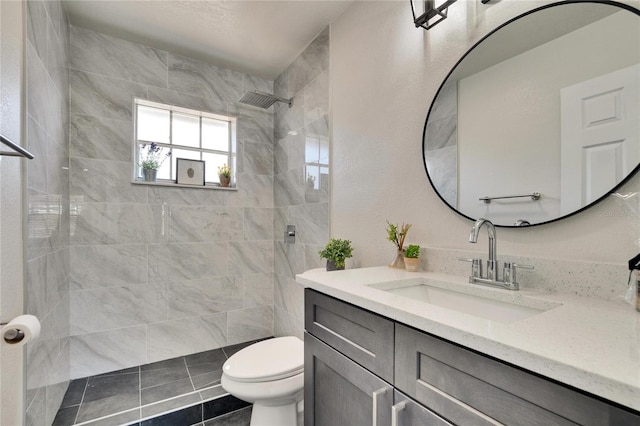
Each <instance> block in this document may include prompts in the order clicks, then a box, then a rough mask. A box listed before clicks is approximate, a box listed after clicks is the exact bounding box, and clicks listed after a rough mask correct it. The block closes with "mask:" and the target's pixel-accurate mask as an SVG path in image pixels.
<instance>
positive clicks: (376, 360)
mask: <svg viewBox="0 0 640 426" xmlns="http://www.w3.org/2000/svg"><path fill="white" fill-rule="evenodd" d="M304 298H305V306H304V310H305V312H304V317H305V329H306V330H307V332H309V333H310V334H312V335H314V336H316V337H317V338H318V339H320V340H322V341H323V342H325V343H327V344H328V345H329V346H331V347H333V348H335V349H337V350H338V351H339V352H341V353H343V354H344V355H346V356H347V357H349V358H351V359H352V360H354V361H355V362H357V363H358V364H360V365H362V366H363V367H364V368H366V369H367V370H369V371H371V372H373V373H375V374H377V375H378V376H380V377H382V378H383V379H384V380H386V381H388V382H389V383H393V332H394V331H393V330H394V327H393V322H392V321H390V320H388V319H386V318H384V317H381V316H379V315H377V314H374V313H372V312H369V311H366V310H364V309H361V308H357V307H355V306H353V305H350V304H348V303H345V302H342V301H340V300H337V299H334V298H332V297H329V296H326V295H324V294H322V293H318V292H317V291H314V290H311V289H305V297H304Z"/></svg>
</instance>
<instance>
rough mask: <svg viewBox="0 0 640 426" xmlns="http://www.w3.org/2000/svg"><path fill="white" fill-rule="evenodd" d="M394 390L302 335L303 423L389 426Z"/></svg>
mask: <svg viewBox="0 0 640 426" xmlns="http://www.w3.org/2000/svg"><path fill="white" fill-rule="evenodd" d="M392 401H393V387H392V386H391V385H390V384H388V383H386V382H385V381H384V380H382V379H381V378H379V377H377V376H375V375H374V374H372V373H370V372H369V371H367V370H365V369H364V368H362V367H361V366H359V365H358V364H356V363H355V362H353V361H351V360H350V359H349V358H347V357H346V356H344V355H342V354H341V353H339V352H338V351H336V350H334V349H332V348H330V347H329V346H327V345H326V344H325V343H322V342H321V341H320V340H318V339H316V338H315V337H313V336H311V335H309V334H308V333H305V334H304V424H305V425H306V426H337V425H345V426H346V425H349V426H351V425H353V426H365V425H376V426H388V425H389V424H390V423H391V405H392Z"/></svg>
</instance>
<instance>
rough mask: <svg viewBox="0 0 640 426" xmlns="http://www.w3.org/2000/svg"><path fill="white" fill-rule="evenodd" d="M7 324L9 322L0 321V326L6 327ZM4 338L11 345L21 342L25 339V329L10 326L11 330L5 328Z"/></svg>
mask: <svg viewBox="0 0 640 426" xmlns="http://www.w3.org/2000/svg"><path fill="white" fill-rule="evenodd" d="M7 324H9V323H8V322H0V327H4V326H5V325H7ZM2 338H3V339H4V341H5V342H7V343H9V344H10V345H13V344H16V343H20V342H22V340H23V339H24V331H22V330H20V329H19V328H10V329H9V330H5V332H4V333H3V334H2Z"/></svg>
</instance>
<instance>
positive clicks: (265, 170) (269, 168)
mask: <svg viewBox="0 0 640 426" xmlns="http://www.w3.org/2000/svg"><path fill="white" fill-rule="evenodd" d="M243 148H244V162H243V168H242V172H244V173H249V174H255V175H272V174H273V146H271V145H266V144H263V143H252V142H245V143H244V144H243Z"/></svg>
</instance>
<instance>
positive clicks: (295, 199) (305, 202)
mask: <svg viewBox="0 0 640 426" xmlns="http://www.w3.org/2000/svg"><path fill="white" fill-rule="evenodd" d="M329 41H330V33H329V28H328V27H327V28H326V29H325V30H324V31H322V33H320V34H319V35H318V36H317V37H316V38H315V40H314V41H313V42H311V44H310V45H309V46H308V47H307V48H306V49H305V50H304V51H303V52H302V53H301V54H300V55H299V56H298V57H297V58H296V59H295V61H294V62H293V63H292V64H291V65H290V66H289V67H288V68H287V69H286V70H285V71H284V72H283V73H282V74H281V75H280V76H278V78H277V79H276V80H275V83H274V84H275V93H276V95H278V96H281V97H285V98H290V97H293V98H294V102H293V107H291V108H289V107H288V106H287V105H284V104H280V106H279V107H278V108H277V109H276V112H275V128H274V134H275V140H276V145H275V164H274V167H275V169H274V170H275V179H274V185H275V188H274V191H275V194H274V200H275V201H274V202H275V217H274V229H275V234H276V240H275V243H274V251H275V272H276V283H275V300H274V303H275V306H274V310H275V333H276V335H277V336H282V335H297V336H299V337H300V338H302V331H303V329H304V316H303V313H304V302H303V292H302V288H301V287H300V286H299V285H297V284H296V282H295V274H297V273H301V272H304V271H305V270H307V269H311V268H316V267H320V266H321V265H322V263H321V262H320V258H319V257H318V250H320V249H321V248H322V247H323V246H324V245H325V244H326V242H327V239H328V238H329V202H328V200H329V175H328V174H323V175H321V177H320V179H317V180H316V182H315V184H314V187H313V188H312V187H311V186H310V185H309V184H308V182H307V175H308V171H307V166H309V167H311V168H313V167H316V166H315V165H317V164H319V163H320V164H327V165H328V162H329V158H328V152H329V123H328V120H329V118H328V117H329V49H330V43H329ZM287 224H289V225H295V226H296V233H297V235H296V243H295V244H285V243H284V242H283V241H284V239H283V236H284V231H285V229H286V225H287Z"/></svg>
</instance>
